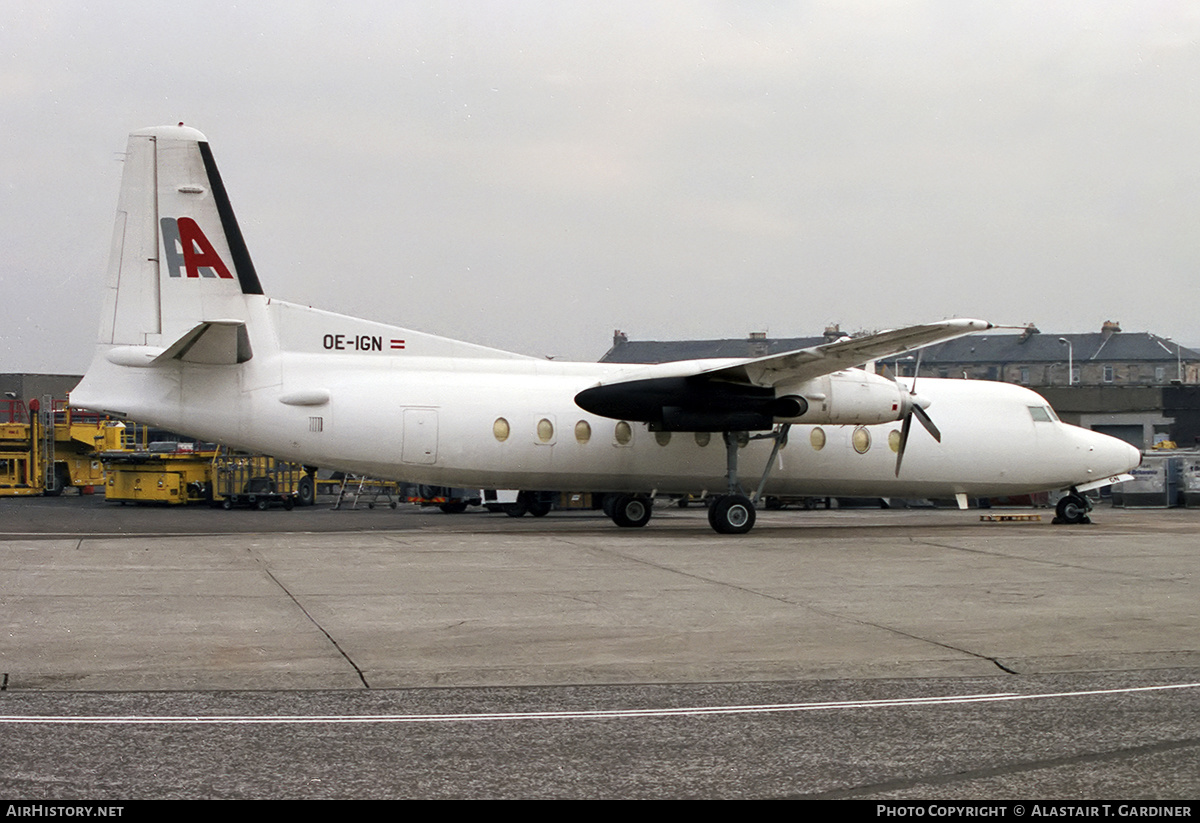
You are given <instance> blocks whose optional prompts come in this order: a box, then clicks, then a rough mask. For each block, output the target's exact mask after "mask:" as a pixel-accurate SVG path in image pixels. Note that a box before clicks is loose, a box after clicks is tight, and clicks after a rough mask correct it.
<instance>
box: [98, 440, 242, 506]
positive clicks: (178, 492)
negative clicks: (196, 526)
mask: <svg viewBox="0 0 1200 823" xmlns="http://www.w3.org/2000/svg"><path fill="white" fill-rule="evenodd" d="M218 453H219V452H218V450H217V448H216V447H215V446H212V447H210V448H204V447H200V448H197V447H196V445H195V444H193V443H174V442H168V443H151V444H149V445H147V446H141V447H138V446H133V447H129V446H127V447H126V448H122V449H114V450H111V451H107V452H105V453H104V468H105V471H106V473H107V481H106V484H105V487H104V497H105V499H107V500H110V501H113V502H118V503H166V504H169V505H179V504H184V503H209V502H212V499H213V494H212V488H213V484H212V474H213V468H212V465H213V459H214V458H215V457H216V456H217V455H218Z"/></svg>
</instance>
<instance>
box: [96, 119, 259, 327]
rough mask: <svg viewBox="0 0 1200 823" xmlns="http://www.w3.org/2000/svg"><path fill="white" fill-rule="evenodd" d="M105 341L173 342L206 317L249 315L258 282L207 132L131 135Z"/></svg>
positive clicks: (176, 129)
mask: <svg viewBox="0 0 1200 823" xmlns="http://www.w3.org/2000/svg"><path fill="white" fill-rule="evenodd" d="M107 283H108V289H107V293H106V297H105V310H104V314H103V318H102V320H101V327H100V342H101V343H110V344H114V345H119V346H121V345H123V346H170V345H171V344H172V343H174V342H175V341H177V340H178V339H179V338H180V337H182V336H183V335H184V334H186V333H187V332H189V331H190V330H192V329H194V328H195V327H196V326H197V324H199V323H201V322H204V321H217V320H220V321H226V322H227V321H236V320H241V321H245V320H246V319H247V316H246V315H247V307H246V300H245V295H261V294H262V287H261V286H260V285H259V282H258V276H257V274H255V271H254V265H253V263H251V261H250V255H249V253H248V252H247V250H246V244H245V242H244V241H243V239H242V233H241V230H240V229H239V228H238V225H237V219H236V218H235V217H234V215H233V208H232V207H231V206H230V204H229V197H228V195H227V194H226V192H225V186H224V184H223V183H222V182H221V175H220V173H219V172H218V171H217V167H216V164H215V163H214V162H213V157H212V152H211V150H210V149H209V146H208V141H207V139H206V138H205V137H204V135H203V134H201V133H200V132H198V131H196V130H195V129H191V128H187V127H185V126H157V127H154V128H148V129H141V130H140V131H136V132H134V133H133V134H131V135H130V136H129V147H128V150H127V152H126V155H125V171H124V174H123V175H122V177H121V194H120V199H119V201H118V205H117V218H116V225H115V228H114V230H113V243H112V252H111V256H110V258H109V266H108V281H107Z"/></svg>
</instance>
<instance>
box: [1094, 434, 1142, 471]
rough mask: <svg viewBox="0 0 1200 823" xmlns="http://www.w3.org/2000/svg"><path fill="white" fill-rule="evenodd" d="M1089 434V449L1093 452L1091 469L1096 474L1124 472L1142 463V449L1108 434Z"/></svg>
mask: <svg viewBox="0 0 1200 823" xmlns="http://www.w3.org/2000/svg"><path fill="white" fill-rule="evenodd" d="M1089 434H1091V438H1090V440H1091V442H1090V443H1089V444H1088V451H1090V452H1091V453H1092V463H1093V466H1092V467H1091V471H1092V473H1093V474H1094V475H1113V474H1123V473H1125V472H1127V471H1130V470H1131V469H1135V468H1137V467H1138V466H1139V465H1140V464H1141V462H1142V451H1141V449H1138V448H1136V447H1134V446H1131V445H1129V444H1128V443H1126V442H1125V441H1124V440H1118V439H1117V438H1115V437H1109V436H1108V435H1107V434H1100V433H1099V432H1089Z"/></svg>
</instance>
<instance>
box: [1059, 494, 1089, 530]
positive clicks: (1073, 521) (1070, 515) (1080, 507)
mask: <svg viewBox="0 0 1200 823" xmlns="http://www.w3.org/2000/svg"><path fill="white" fill-rule="evenodd" d="M1054 511H1055V513H1056V514H1057V515H1058V520H1059V522H1060V523H1067V524H1069V525H1072V526H1076V525H1079V524H1080V523H1088V522H1090V521H1089V520H1088V516H1087V513H1088V506H1087V501H1086V500H1084V499H1083V498H1082V497H1080V496H1078V495H1074V494H1068V495H1067V496H1066V497H1064V498H1063V499H1061V500H1059V501H1058V505H1057V506H1055V509H1054Z"/></svg>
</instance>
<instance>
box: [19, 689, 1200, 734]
mask: <svg viewBox="0 0 1200 823" xmlns="http://www.w3.org/2000/svg"><path fill="white" fill-rule="evenodd" d="M1195 688H1200V683H1178V684H1171V685H1163V686H1136V687H1128V688H1119V689H1092V690H1086V691H1073V692H1043V693H1037V694H1020V693H1017V692H996V693H992V694H961V695H951V696H946V697H900V698H891V699H885V700H834V701H827V702H820V703H768V704H761V705H748V706H691V707H680V708H674V709H671V708H666V709H591V710H580V711H541V712H467V713H461V714H378V715H376V714H369V715H161V716H157V715H84V716H69V715H0V724H3V725H12V724H18V723H27V724H45V725H54V724H57V725H79V724H94V725H155V724H159V725H178V724H197V725H222V724H227V725H235V724H263V725H272V724H274V725H287V724H293V725H302V724H318V723H328V724H355V723H463V722H492V721H502V720H612V719H622V718H643V717H650V718H657V717H703V716H706V715H738V714H786V713H789V712H810V711H831V710H841V709H879V708H896V707H914V706H944V705H961V704H967V703H1001V702H1012V701H1018V700H1046V699H1053V698H1067V697H1095V696H1100V695H1109V694H1134V693H1138V692H1161V691H1171V690H1179V689H1195Z"/></svg>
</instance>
